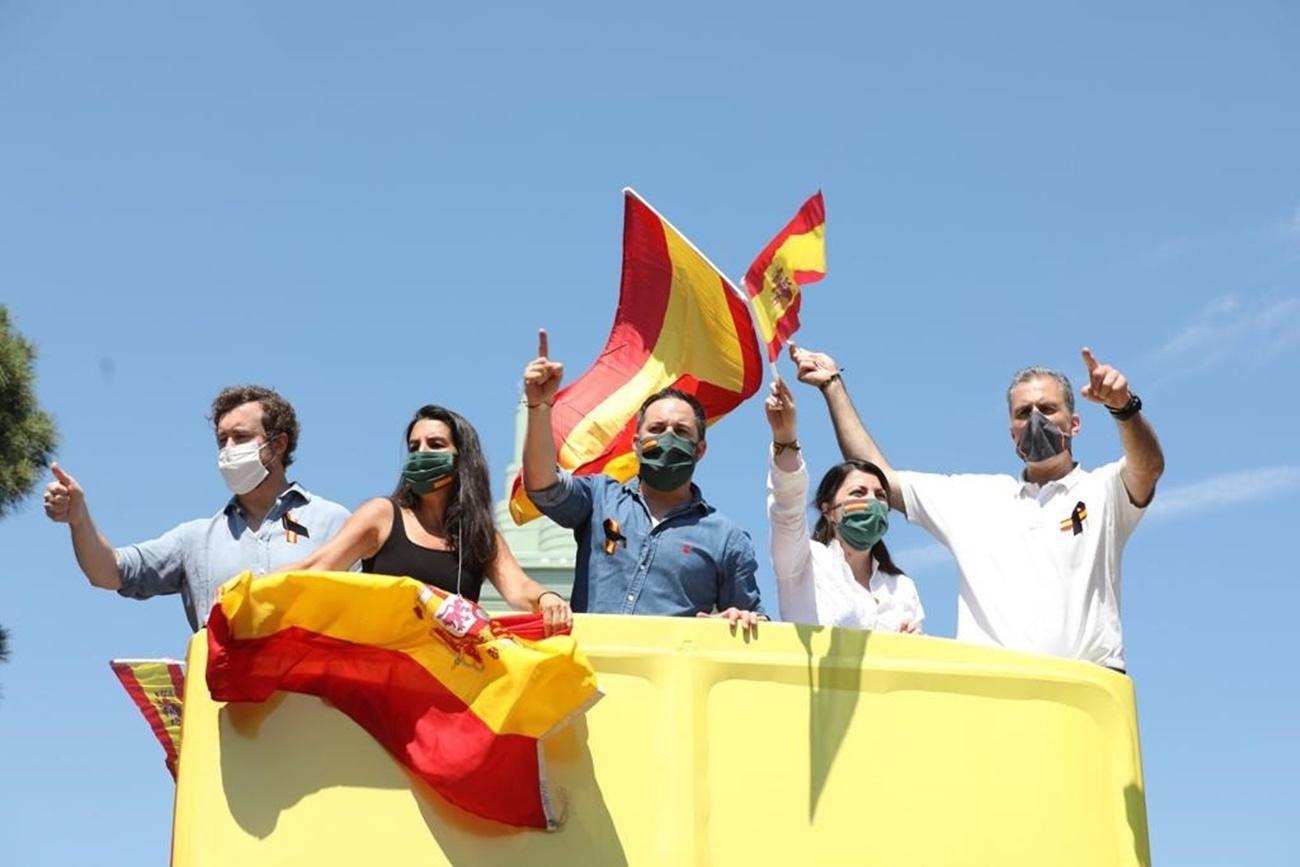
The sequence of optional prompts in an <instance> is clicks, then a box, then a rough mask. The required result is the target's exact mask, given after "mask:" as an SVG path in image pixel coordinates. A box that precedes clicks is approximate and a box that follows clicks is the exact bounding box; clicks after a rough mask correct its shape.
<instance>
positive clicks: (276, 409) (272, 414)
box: [208, 385, 298, 467]
mask: <svg viewBox="0 0 1300 867" xmlns="http://www.w3.org/2000/svg"><path fill="white" fill-rule="evenodd" d="M252 401H257V402H258V403H260V404H261V405H262V429H263V430H265V431H266V438H267V439H268V440H269V439H271V438H272V437H277V436H279V435H280V434H284V435H285V436H286V437H287V438H288V440H289V444H288V445H287V446H285V449H284V460H283V461H282V462H281V463H283V464H284V466H286V467H287V466H289V464H291V463H293V452H294V449H296V448H298V415H297V413H295V412H294V411H293V405H292V404H291V403H289V401H287V400H285V399H284V398H283V397H281V396H280V395H279V393H278V392H276V391H274V390H272V389H269V388H263V387H262V386H260V385H232V386H230V387H229V388H223V389H221V393H220V394H218V395H217V396H216V397H215V398H213V400H212V412H211V414H210V415H209V416H208V420H209V421H211V422H212V427H213V430H214V431H215V430H216V428H217V426H218V425H219V424H221V419H222V417H223V416H224V415H225V414H226V413H228V412H230V411H231V410H232V409H234V408H235V407H237V406H243V405H244V404H246V403H251V402H252Z"/></svg>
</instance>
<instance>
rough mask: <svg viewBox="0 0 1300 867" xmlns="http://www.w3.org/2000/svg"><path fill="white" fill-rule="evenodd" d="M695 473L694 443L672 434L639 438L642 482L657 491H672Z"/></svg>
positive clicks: (639, 472) (639, 473)
mask: <svg viewBox="0 0 1300 867" xmlns="http://www.w3.org/2000/svg"><path fill="white" fill-rule="evenodd" d="M694 473H695V443H693V442H691V441H690V440H688V439H686V438H685V437H679V436H678V435H677V434H675V433H661V434H655V435H652V436H649V437H646V438H645V439H644V440H642V441H641V469H640V470H639V471H638V473H637V475H639V476H640V477H641V481H642V482H644V483H645V484H647V485H649V486H650V487H652V488H654V489H655V490H656V491H675V490H677V489H678V488H680V487H681V486H682V485H684V484H686V483H687V482H689V481H690V480H691V476H692V475H693V474H694Z"/></svg>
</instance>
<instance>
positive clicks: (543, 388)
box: [524, 328, 564, 406]
mask: <svg viewBox="0 0 1300 867" xmlns="http://www.w3.org/2000/svg"><path fill="white" fill-rule="evenodd" d="M563 379H564V365H563V364H561V363H560V362H558V361H551V359H550V357H549V347H548V344H547V339H546V329H545V328H542V329H540V330H539V331H538V332H537V357H536V358H534V359H533V360H532V361H530V362H528V366H527V367H525V368H524V399H525V400H526V401H527V402H528V404H529V405H530V406H536V405H537V404H543V403H544V404H547V405H550V404H552V403H554V402H555V393H556V392H557V391H559V390H560V382H561V380H563Z"/></svg>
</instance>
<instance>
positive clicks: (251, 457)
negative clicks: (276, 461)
mask: <svg viewBox="0 0 1300 867" xmlns="http://www.w3.org/2000/svg"><path fill="white" fill-rule="evenodd" d="M264 445H266V443H259V442H249V443H240V444H239V445H236V446H226V447H225V448H224V449H222V450H221V451H219V452H218V453H217V469H218V470H220V471H221V477H222V478H223V479H225V480H226V487H228V488H230V490H232V491H233V492H234V493H235V494H236V495H237V496H240V495H243V494H247V493H248V492H249V491H251V490H253V488H256V487H257V486H258V485H260V484H262V480H263V479H265V478H266V477H267V476H268V475H269V473H267V471H266V467H265V466H263V464H262V456H261V454H262V446H264Z"/></svg>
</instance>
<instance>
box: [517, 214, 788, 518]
mask: <svg viewBox="0 0 1300 867" xmlns="http://www.w3.org/2000/svg"><path fill="white" fill-rule="evenodd" d="M623 197H624V198H623V201H624V209H623V280H622V284H621V286H620V288H619V298H618V311H617V312H616V313H615V314H614V327H613V329H612V330H611V331H610V335H609V340H608V341H607V342H606V343H605V349H604V350H603V351H602V352H601V354H600V357H599V358H597V359H596V363H595V364H594V365H592V367H591V369H590V370H588V371H587V372H586V373H584V374H583V375H582V376H581V377H580V378H579V379H578V380H577V381H575V382H574V383H572V384H571V385H569V386H567V387H565V388H563V389H561V390H560V392H559V393H558V394H557V395H556V399H555V406H554V408H553V409H552V410H551V425H552V431H553V433H554V436H555V446H556V453H557V454H558V455H559V462H560V466H561V467H563V468H564V469H566V470H569V471H570V472H572V473H574V474H575V475H583V474H588V473H601V472H603V473H606V474H608V475H610V476H613V477H614V478H616V479H618V480H619V481H626V480H627V479H630V478H632V477H633V476H634V475H636V472H637V459H636V454H635V453H634V452H633V450H632V438H633V435H634V434H635V432H636V412H637V409H638V408H640V406H641V403H642V401H644V400H645V399H646V398H647V397H649V396H650V395H652V394H654V393H655V392H656V391H659V390H660V389H663V388H667V387H669V386H675V387H676V388H680V389H681V390H682V391H685V392H687V393H689V394H693V395H695V397H697V398H698V399H699V401H700V403H702V404H704V410H705V414H706V415H707V416H708V419H709V423H710V424H712V423H713V422H715V421H717V420H718V419H719V418H721V417H722V416H724V415H726V414H727V413H728V412H730V411H731V410H733V409H735V407H736V406H737V405H739V404H740V402H741V401H743V400H745V399H746V398H747V397H749V396H750V395H752V394H753V393H754V392H756V391H757V390H758V386H759V384H760V382H761V380H762V366H763V359H762V356H761V355H760V354H759V351H758V342H757V341H756V339H755V337H754V325H753V322H752V320H751V319H750V315H749V310H748V308H747V306H746V304H745V301H744V296H742V295H741V294H740V293H739V290H738V289H737V288H736V287H735V286H734V285H733V284H732V283H731V281H729V280H728V279H727V278H726V277H725V276H724V275H723V274H722V272H721V271H719V270H718V269H717V268H715V267H714V266H713V264H712V263H711V262H709V260H708V259H706V258H705V257H704V255H703V254H702V253H700V251H699V250H697V249H696V248H695V246H694V245H692V244H691V242H690V241H688V240H686V238H685V237H683V236H682V234H681V233H680V232H678V231H677V229H676V228H674V227H673V225H672V224H671V223H669V222H668V221H667V220H665V219H664V218H663V217H661V216H660V215H659V214H658V213H657V212H656V211H655V210H654V209H653V208H652V207H650V205H649V204H647V203H646V201H645V200H644V199H642V198H641V197H640V196H638V195H637V194H636V192H635V191H634V190H631V189H625V190H623ZM510 514H511V516H513V517H514V519H515V522H516V523H518V524H523V523H525V522H527V521H531V520H532V519H533V518H536V517H538V515H539V514H540V513H539V512H538V511H537V507H536V506H534V505H533V503H532V501H531V500H529V499H528V496H527V495H526V494H525V493H524V489H523V480H522V473H521V474H520V475H517V476H516V477H515V481H514V485H513V486H512V488H511V492H510Z"/></svg>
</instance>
